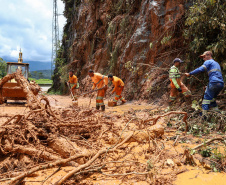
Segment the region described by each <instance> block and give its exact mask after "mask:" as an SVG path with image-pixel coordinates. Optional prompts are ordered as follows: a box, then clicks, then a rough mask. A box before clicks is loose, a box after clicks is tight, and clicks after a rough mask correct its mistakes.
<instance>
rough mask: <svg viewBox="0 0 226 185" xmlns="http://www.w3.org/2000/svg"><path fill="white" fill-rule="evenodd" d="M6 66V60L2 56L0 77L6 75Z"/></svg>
mask: <svg viewBox="0 0 226 185" xmlns="http://www.w3.org/2000/svg"><path fill="white" fill-rule="evenodd" d="M6 68H7V65H6V62H5V61H4V60H3V59H2V58H0V78H2V77H4V76H5V75H6Z"/></svg>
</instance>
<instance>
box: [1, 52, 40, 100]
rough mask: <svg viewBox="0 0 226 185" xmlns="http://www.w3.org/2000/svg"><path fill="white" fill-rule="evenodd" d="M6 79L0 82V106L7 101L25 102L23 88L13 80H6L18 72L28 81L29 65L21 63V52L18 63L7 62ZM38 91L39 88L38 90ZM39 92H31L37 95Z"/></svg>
mask: <svg viewBox="0 0 226 185" xmlns="http://www.w3.org/2000/svg"><path fill="white" fill-rule="evenodd" d="M6 64H7V75H6V76H5V77H6V78H4V77H3V78H2V80H0V104H2V103H7V100H26V99H27V98H26V93H25V91H24V89H23V87H22V86H21V85H20V84H19V83H18V80H17V81H16V80H15V79H11V78H10V80H8V78H7V76H10V74H13V73H16V72H17V71H18V70H20V71H21V72H22V74H23V77H24V78H26V79H27V80H28V72H29V63H23V59H22V52H21V51H20V53H19V59H18V62H7V63H6ZM39 90H40V88H39ZM39 90H35V91H32V92H33V93H34V95H37V94H38V92H39Z"/></svg>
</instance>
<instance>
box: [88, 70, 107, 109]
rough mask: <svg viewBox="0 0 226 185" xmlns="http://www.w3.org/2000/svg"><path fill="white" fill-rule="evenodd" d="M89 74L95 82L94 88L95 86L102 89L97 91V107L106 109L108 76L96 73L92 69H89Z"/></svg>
mask: <svg viewBox="0 0 226 185" xmlns="http://www.w3.org/2000/svg"><path fill="white" fill-rule="evenodd" d="M88 74H89V76H90V77H91V79H92V82H93V87H92V90H94V89H95V88H97V89H100V90H98V91H97V97H96V109H97V110H99V109H100V107H101V110H102V111H105V105H104V96H105V93H106V90H107V85H108V77H107V76H104V75H102V74H100V73H94V71H93V70H92V69H90V70H89V72H88Z"/></svg>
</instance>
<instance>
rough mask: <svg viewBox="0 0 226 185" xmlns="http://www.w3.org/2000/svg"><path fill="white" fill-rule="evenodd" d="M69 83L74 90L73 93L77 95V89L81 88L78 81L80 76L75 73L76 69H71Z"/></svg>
mask: <svg viewBox="0 0 226 185" xmlns="http://www.w3.org/2000/svg"><path fill="white" fill-rule="evenodd" d="M67 83H68V84H69V86H70V87H71V91H72V93H73V95H75V94H76V89H78V88H79V83H78V78H77V76H75V75H74V71H73V70H70V71H69V80H68V82H67Z"/></svg>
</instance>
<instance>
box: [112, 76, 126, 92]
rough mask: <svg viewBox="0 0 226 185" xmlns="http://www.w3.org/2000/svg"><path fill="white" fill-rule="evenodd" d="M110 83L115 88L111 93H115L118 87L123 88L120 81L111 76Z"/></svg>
mask: <svg viewBox="0 0 226 185" xmlns="http://www.w3.org/2000/svg"><path fill="white" fill-rule="evenodd" d="M112 83H113V85H114V87H115V88H114V89H113V91H112V93H113V92H115V90H116V88H118V87H124V83H123V81H122V80H121V79H120V78H118V77H116V76H113V81H112Z"/></svg>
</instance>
